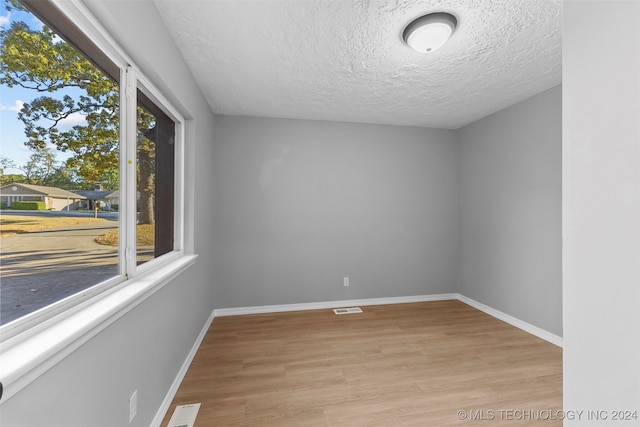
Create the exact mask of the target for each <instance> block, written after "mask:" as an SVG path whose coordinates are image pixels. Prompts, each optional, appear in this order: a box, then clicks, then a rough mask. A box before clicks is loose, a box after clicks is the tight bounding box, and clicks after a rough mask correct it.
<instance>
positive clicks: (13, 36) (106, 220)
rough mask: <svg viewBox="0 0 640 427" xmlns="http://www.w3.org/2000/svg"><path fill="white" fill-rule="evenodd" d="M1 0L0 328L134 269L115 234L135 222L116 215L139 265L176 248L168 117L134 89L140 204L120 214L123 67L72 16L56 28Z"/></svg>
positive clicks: (120, 234) (171, 136) (172, 137)
mask: <svg viewBox="0 0 640 427" xmlns="http://www.w3.org/2000/svg"><path fill="white" fill-rule="evenodd" d="M0 2H1V3H2V4H1V6H2V7H1V9H0V124H1V127H2V132H1V134H0V135H1V136H0V138H1V140H0V150H1V151H0V180H1V181H0V202H1V206H0V209H1V210H0V325H5V324H8V323H10V322H12V321H14V320H16V319H20V318H21V317H24V316H26V315H28V314H30V313H33V312H34V311H37V310H39V309H41V308H44V307H47V306H50V305H51V304H53V303H56V302H58V301H61V300H63V299H65V298H67V297H69V296H72V295H77V294H78V293H79V292H82V291H84V290H86V289H88V288H91V287H93V286H95V285H97V284H100V283H104V282H105V281H113V282H118V281H122V280H125V278H126V277H127V276H129V277H130V276H131V275H132V274H135V268H134V269H133V270H134V271H126V269H127V266H126V263H125V262H124V261H121V260H124V259H125V257H124V256H123V255H122V254H121V253H120V250H121V249H122V248H123V247H124V246H125V245H124V244H123V242H121V240H123V239H124V237H123V236H124V235H125V234H127V235H133V233H134V230H130V231H129V232H128V233H125V231H126V230H124V229H120V227H126V225H120V224H128V223H130V222H127V221H122V220H121V217H128V218H134V219H133V221H134V222H135V223H136V227H135V234H136V237H137V239H136V242H134V243H132V244H133V245H135V248H134V251H135V254H136V264H138V265H139V264H142V263H146V262H148V261H151V260H153V259H154V258H157V257H159V256H161V255H163V254H166V253H168V252H171V251H173V250H174V240H173V239H174V210H175V208H174V174H175V166H174V162H175V155H174V145H175V122H174V121H173V120H172V119H171V118H169V117H168V116H167V115H166V114H165V113H164V112H163V110H162V109H161V108H159V107H158V105H157V104H158V103H156V102H154V101H152V100H151V97H150V96H147V95H146V94H145V93H144V92H143V91H141V90H139V89H138V91H137V138H136V141H132V144H135V145H136V170H135V182H136V185H135V187H136V189H137V192H136V200H137V203H136V206H135V208H133V207H132V208H130V209H126V203H125V200H124V197H122V198H121V197H120V193H121V182H122V183H124V182H125V177H123V176H120V171H121V169H120V162H121V157H122V156H124V154H123V153H124V152H125V150H124V147H123V146H124V145H125V144H124V142H122V141H120V135H121V126H122V123H121V121H122V120H124V118H122V117H120V111H119V110H120V108H121V107H120V105H121V100H120V95H119V92H120V84H121V82H120V81H119V78H120V71H121V70H120V68H118V67H117V66H116V65H114V64H113V63H112V62H110V61H109V60H108V58H107V57H106V56H105V55H104V54H103V53H102V52H101V51H99V50H98V49H97V48H96V47H95V46H93V44H92V42H90V41H89V40H88V39H87V38H86V37H85V36H84V35H83V34H82V33H81V32H80V31H79V30H77V28H75V27H74V26H73V24H72V23H70V22H69V21H68V20H67V21H66V22H64V23H63V24H64V25H57V24H60V23H59V22H56V21H55V20H54V21H52V20H50V19H49V18H50V17H49V16H48V15H47V16H46V17H45V18H44V20H46V21H47V22H48V23H50V25H47V24H45V23H44V22H43V21H41V20H40V19H38V18H37V17H36V16H35V15H34V14H33V13H32V12H30V11H29V10H28V9H27V8H25V7H24V6H23V5H22V4H21V3H19V2H18V1H17V0H0ZM25 3H26V4H31V6H30V7H33V6H34V5H35V6H36V12H39V15H40V16H41V17H42V16H43V15H42V10H44V11H45V12H47V11H54V12H53V13H54V14H55V8H51V7H49V8H48V9H47V2H45V1H41V2H35V1H33V2H32V1H27V0H25ZM41 8H42V10H40V11H39V10H38V9H41ZM58 13H59V12H58ZM45 15H46V13H45ZM55 19H59V20H64V19H66V18H65V17H64V16H62V15H60V16H56V17H55ZM52 28H63V30H62V31H61V32H60V33H56V31H54V30H53V29H52ZM76 46H80V47H81V49H80V50H82V52H83V53H81V52H80V50H79V49H78V48H76ZM85 54H86V55H85ZM127 173H128V174H129V172H127ZM130 194H131V193H130ZM121 264H123V265H121Z"/></svg>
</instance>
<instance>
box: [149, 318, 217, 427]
mask: <svg viewBox="0 0 640 427" xmlns="http://www.w3.org/2000/svg"><path fill="white" fill-rule="evenodd" d="M214 318H215V311H212V312H211V315H210V316H209V318H208V319H207V322H206V323H205V325H204V327H203V328H202V330H201V331H200V334H198V338H196V342H195V343H193V346H192V347H191V351H189V354H188V355H187V358H186V359H185V360H184V362H183V363H182V366H181V367H180V370H179V371H178V375H176V378H175V379H174V380H173V383H172V384H171V387H170V388H169V391H167V394H166V396H165V397H164V400H163V401H162V404H161V405H160V408H158V411H157V412H156V416H155V417H154V418H153V421H151V425H150V427H160V424H162V420H163V419H164V416H165V415H166V414H167V411H168V410H169V407H170V406H171V402H172V401H173V398H174V397H175V395H176V393H177V392H178V388H179V387H180V384H181V383H182V380H183V379H184V376H185V375H186V374H187V371H188V370H189V366H190V365H191V362H192V361H193V358H194V357H196V353H197V352H198V349H199V348H200V344H202V340H203V339H204V337H205V335H206V334H207V331H208V330H209V327H210V326H211V322H213V319H214Z"/></svg>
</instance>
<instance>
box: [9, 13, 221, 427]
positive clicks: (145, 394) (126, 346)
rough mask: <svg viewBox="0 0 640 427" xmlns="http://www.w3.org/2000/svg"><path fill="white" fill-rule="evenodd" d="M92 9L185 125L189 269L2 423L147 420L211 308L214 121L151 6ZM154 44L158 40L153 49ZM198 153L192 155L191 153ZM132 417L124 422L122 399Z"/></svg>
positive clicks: (59, 368) (40, 385) (36, 388)
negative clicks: (134, 401)
mask: <svg viewBox="0 0 640 427" xmlns="http://www.w3.org/2000/svg"><path fill="white" fill-rule="evenodd" d="M90 6H91V8H92V9H93V10H94V11H95V12H96V14H97V15H99V17H100V20H101V21H102V22H103V23H104V24H105V25H106V26H107V27H108V29H109V31H110V32H111V34H113V35H115V36H117V39H118V42H119V43H121V45H122V46H123V47H124V48H125V49H126V50H127V52H128V53H129V54H130V55H131V56H132V57H133V58H135V59H136V62H137V63H138V64H139V65H140V66H141V67H142V68H143V71H145V72H146V73H147V74H148V75H149V76H151V77H152V79H153V80H154V82H155V83H156V84H158V85H159V86H161V87H162V88H163V89H165V90H166V92H168V93H169V94H171V98H172V99H173V100H174V101H177V103H178V104H179V105H180V107H181V108H182V109H183V113H185V114H187V115H188V116H190V117H191V120H190V122H189V123H188V135H189V142H188V146H187V164H188V168H187V183H186V185H187V194H186V196H187V218H188V228H195V229H196V230H197V234H196V236H195V242H193V241H191V243H193V244H194V246H195V252H196V253H200V254H204V255H205V257H206V258H205V259H203V258H202V257H201V258H200V259H199V260H198V262H197V263H196V265H195V266H193V267H192V268H190V269H189V270H187V271H186V272H185V273H183V274H182V275H180V276H179V277H178V278H177V279H175V280H174V281H173V282H172V283H170V284H168V285H167V286H166V287H165V288H163V289H162V290H160V291H159V292H157V293H156V294H154V295H153V296H152V297H151V298H149V299H147V300H146V301H145V302H144V303H142V304H141V305H139V306H138V307H137V308H136V309H134V310H133V311H131V312H129V313H128V314H127V315H125V316H124V317H122V318H121V319H119V320H118V321H117V322H115V323H114V324H113V325H111V326H110V327H108V328H107V329H106V330H104V331H103V332H102V333H100V334H99V335H97V336H96V337H95V338H93V339H92V340H90V341H89V342H88V343H86V344H85V345H83V346H82V347H81V348H79V349H78V350H77V351H76V352H74V353H73V354H71V355H70V356H69V357H68V358H66V359H65V360H63V361H62V362H60V363H59V364H58V365H56V366H55V367H54V368H52V369H51V370H50V371H48V372H47V373H46V374H45V375H43V376H41V377H40V378H39V379H38V380H36V381H35V382H33V383H32V384H30V385H29V386H27V387H26V388H25V389H23V390H22V391H21V392H20V393H18V394H16V395H15V396H14V397H12V398H11V399H10V400H8V401H7V402H5V403H4V404H3V405H2V407H1V408H0V425H2V426H3V427H5V426H6V427H42V426H68V427H87V426H91V427H101V426H104V427H114V426H129V425H131V426H145V427H146V426H149V424H150V423H151V421H152V419H153V417H154V416H155V414H156V411H157V410H158V408H159V407H160V404H161V402H162V400H163V399H164V397H165V394H166V393H167V391H168V389H169V387H170V386H171V384H172V382H173V380H174V379H175V377H176V374H177V373H178V370H179V369H180V367H181V365H182V363H183V362H184V360H185V359H186V357H187V354H188V352H189V351H190V349H191V347H192V345H193V343H194V342H195V340H196V337H197V336H198V333H199V332H200V331H201V329H202V327H203V325H204V324H205V323H206V320H207V318H208V316H209V315H210V314H211V312H212V310H213V301H214V299H213V286H212V283H211V280H210V277H211V276H212V264H211V262H210V256H211V253H212V251H213V248H212V246H211V244H212V241H213V239H212V231H211V219H210V217H209V212H210V211H211V210H212V204H213V201H212V200H211V199H210V198H207V197H199V198H198V212H197V213H195V212H194V210H193V202H194V195H195V194H206V193H207V185H208V183H209V182H211V181H212V176H211V167H210V159H211V158H212V157H213V153H212V146H213V144H212V143H211V137H212V135H213V127H212V123H213V117H212V114H211V113H210V109H209V108H208V106H207V104H206V102H205V100H204V98H203V97H202V95H201V94H200V91H199V90H198V87H197V86H196V84H195V83H194V81H193V79H192V77H191V74H190V72H189V71H188V70H187V68H186V67H185V65H184V63H183V61H182V57H181V55H180V53H179V52H178V51H177V49H176V48H175V46H174V45H173V42H172V40H171V39H170V38H169V36H168V34H167V33H166V31H165V27H164V25H163V24H162V22H161V20H160V18H159V16H158V14H157V13H156V10H155V7H154V6H153V4H152V3H150V2H104V3H97V2H91V3H90ZM158 46H162V47H161V48H158ZM196 153H197V155H196ZM135 389H137V390H138V415H137V416H136V418H135V419H134V420H133V422H132V423H131V424H129V422H128V421H129V419H128V411H129V402H128V399H129V396H130V395H131V393H132V392H133V391H134V390H135Z"/></svg>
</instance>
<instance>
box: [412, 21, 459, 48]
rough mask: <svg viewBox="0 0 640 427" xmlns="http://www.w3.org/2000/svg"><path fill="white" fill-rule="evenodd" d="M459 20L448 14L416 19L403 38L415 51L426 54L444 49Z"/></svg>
mask: <svg viewBox="0 0 640 427" xmlns="http://www.w3.org/2000/svg"><path fill="white" fill-rule="evenodd" d="M456 25H458V20H457V19H456V17H455V16H453V15H452V14H450V13H446V12H438V13H430V14H428V15H424V16H421V17H420V18H417V19H414V20H413V21H412V22H411V23H410V24H409V25H407V27H406V28H405V29H404V32H403V33H402V38H403V39H404V41H405V43H407V44H408V45H409V46H410V47H412V48H413V49H414V50H416V51H418V52H420V53H424V52H433V51H436V50H438V49H440V48H441V47H442V45H444V44H445V43H446V42H447V40H449V37H451V34H453V32H454V31H455V29H456Z"/></svg>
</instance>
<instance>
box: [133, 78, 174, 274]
mask: <svg viewBox="0 0 640 427" xmlns="http://www.w3.org/2000/svg"><path fill="white" fill-rule="evenodd" d="M137 117H138V128H137V141H136V143H137V175H138V176H137V182H138V188H137V190H138V194H137V204H138V207H137V215H138V218H137V227H136V234H137V239H136V240H137V263H138V264H142V263H144V262H146V261H149V260H151V259H153V258H156V257H159V256H160V255H164V254H166V253H168V252H171V251H172V250H173V236H174V232H173V230H174V208H173V206H174V197H173V193H174V169H175V168H174V157H175V156H174V145H175V144H174V140H175V123H174V122H173V120H171V119H170V118H169V117H168V116H167V115H166V114H165V113H164V112H163V111H162V110H161V109H160V108H158V106H157V105H156V104H155V103H154V102H153V101H151V100H150V99H149V98H148V97H147V96H145V95H144V93H143V92H142V91H140V90H138V114H137Z"/></svg>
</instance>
